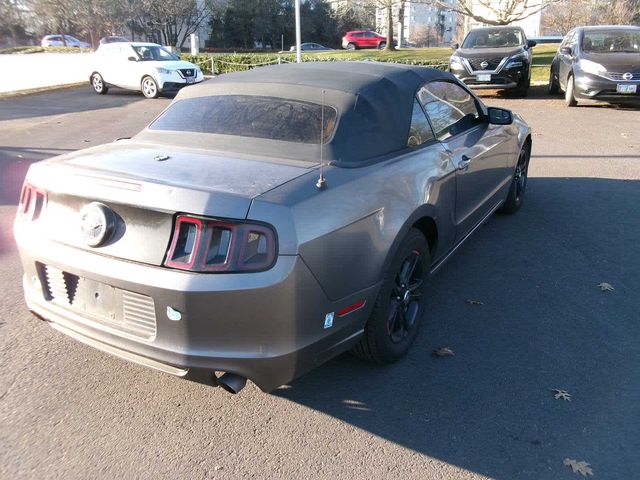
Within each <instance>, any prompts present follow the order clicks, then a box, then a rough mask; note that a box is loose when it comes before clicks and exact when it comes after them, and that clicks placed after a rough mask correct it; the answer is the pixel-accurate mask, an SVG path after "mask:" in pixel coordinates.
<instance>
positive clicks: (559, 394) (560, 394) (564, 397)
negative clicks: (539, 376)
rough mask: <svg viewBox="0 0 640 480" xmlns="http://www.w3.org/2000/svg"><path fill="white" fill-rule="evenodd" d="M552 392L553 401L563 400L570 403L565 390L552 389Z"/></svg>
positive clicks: (568, 395)
mask: <svg viewBox="0 0 640 480" xmlns="http://www.w3.org/2000/svg"><path fill="white" fill-rule="evenodd" d="M552 392H555V395H554V397H555V399H556V400H560V399H562V400H564V401H565V402H570V401H571V394H570V393H569V392H567V391H566V390H561V389H559V388H554V389H553V390H552Z"/></svg>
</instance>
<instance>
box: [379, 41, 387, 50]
mask: <svg viewBox="0 0 640 480" xmlns="http://www.w3.org/2000/svg"><path fill="white" fill-rule="evenodd" d="M386 46H387V42H380V43H379V44H378V48H379V49H380V50H384V48H385V47H386Z"/></svg>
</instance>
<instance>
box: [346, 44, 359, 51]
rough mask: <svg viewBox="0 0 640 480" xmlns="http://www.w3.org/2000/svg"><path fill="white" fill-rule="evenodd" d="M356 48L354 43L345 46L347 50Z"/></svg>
mask: <svg viewBox="0 0 640 480" xmlns="http://www.w3.org/2000/svg"><path fill="white" fill-rule="evenodd" d="M357 48H358V47H356V44H355V43H349V44H347V50H357Z"/></svg>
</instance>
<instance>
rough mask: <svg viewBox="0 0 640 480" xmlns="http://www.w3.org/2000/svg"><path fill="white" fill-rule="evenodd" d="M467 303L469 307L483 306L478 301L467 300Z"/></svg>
mask: <svg viewBox="0 0 640 480" xmlns="http://www.w3.org/2000/svg"><path fill="white" fill-rule="evenodd" d="M467 303H468V304H469V305H484V303H482V302H481V301H480V300H471V299H470V298H469V299H467Z"/></svg>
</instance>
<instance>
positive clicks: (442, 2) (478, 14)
mask: <svg viewBox="0 0 640 480" xmlns="http://www.w3.org/2000/svg"><path fill="white" fill-rule="evenodd" d="M558 1H560V0H473V1H469V0H454V1H453V2H451V3H449V2H447V1H446V0H433V3H434V4H436V5H438V6H439V7H441V8H445V9H448V10H451V11H452V12H456V13H457V14H459V15H464V16H465V17H471V18H473V19H474V20H476V21H478V22H481V23H485V24H487V25H509V24H510V23H513V22H515V21H517V20H523V19H525V18H528V17H530V16H532V15H535V14H536V13H538V12H540V11H542V10H544V9H545V8H547V6H549V5H551V4H552V3H556V2H558Z"/></svg>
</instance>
